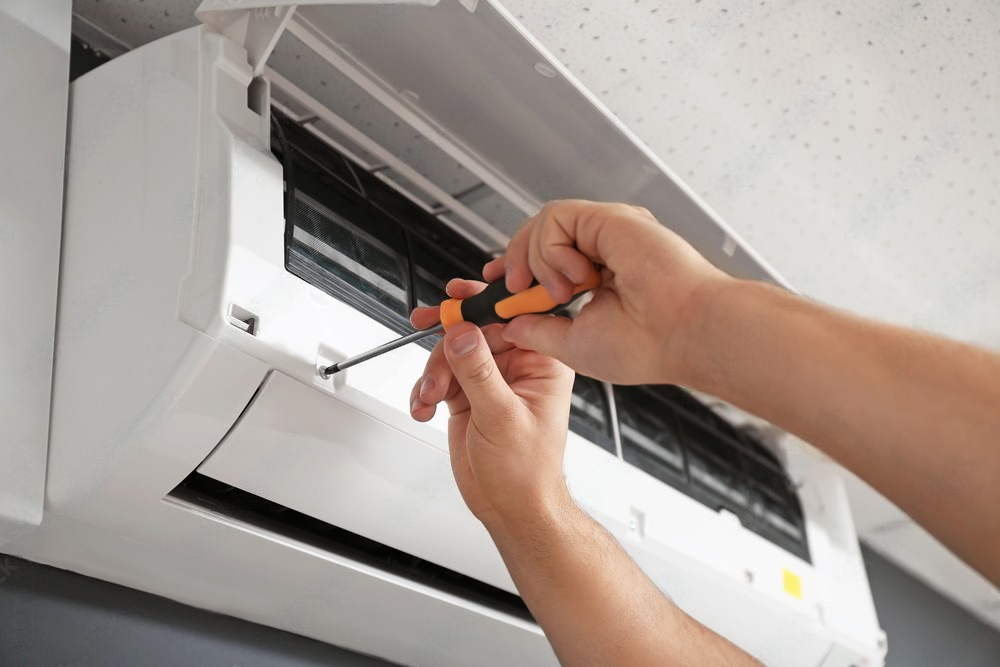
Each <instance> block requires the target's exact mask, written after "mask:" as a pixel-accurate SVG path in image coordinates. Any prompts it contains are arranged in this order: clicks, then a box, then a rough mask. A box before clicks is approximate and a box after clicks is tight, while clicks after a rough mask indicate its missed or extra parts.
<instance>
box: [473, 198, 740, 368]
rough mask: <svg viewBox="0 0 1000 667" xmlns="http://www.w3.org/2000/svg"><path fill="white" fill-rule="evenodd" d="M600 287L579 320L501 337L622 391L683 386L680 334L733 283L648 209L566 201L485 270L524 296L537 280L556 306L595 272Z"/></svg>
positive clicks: (549, 207)
mask: <svg viewBox="0 0 1000 667" xmlns="http://www.w3.org/2000/svg"><path fill="white" fill-rule="evenodd" d="M594 264H598V265H602V266H604V267H605V268H604V282H603V284H602V285H601V287H600V288H598V289H597V290H595V291H594V293H593V299H592V300H591V301H590V303H588V304H587V305H585V306H584V307H583V309H582V310H581V312H580V314H579V315H578V316H577V317H576V318H575V319H573V320H569V319H566V318H561V317H552V316H545V315H521V316H519V317H517V318H515V319H514V320H513V321H511V322H510V323H509V324H507V325H506V326H505V327H504V329H503V332H502V338H503V339H504V340H506V341H508V342H510V343H514V344H515V345H517V346H518V347H520V348H522V349H528V350H534V351H537V352H540V353H542V354H546V355H551V356H553V357H555V358H557V359H559V360H561V361H563V362H564V363H566V364H568V365H569V366H570V367H571V368H573V369H575V370H577V371H579V372H580V373H582V374H584V375H588V376H590V377H595V378H598V379H601V380H606V381H609V382H616V383H620V384H643V383H663V382H679V381H681V380H682V377H683V371H682V365H683V357H684V349H685V345H686V344H687V340H686V339H685V336H684V334H686V333H688V332H690V331H691V330H692V329H693V328H694V327H695V324H696V320H697V317H698V315H699V314H700V310H701V308H700V306H701V304H702V303H704V301H705V299H706V298H707V296H708V295H709V294H710V293H711V291H712V288H713V287H714V286H717V285H719V284H721V283H723V282H725V281H727V280H729V278H728V276H727V275H726V274H725V273H723V272H722V271H720V270H718V269H717V268H715V267H714V266H713V265H712V264H711V263H710V262H708V260H706V259H705V258H704V257H702V256H701V255H700V254H698V252H697V251H696V250H695V249H694V248H692V247H691V246H690V245H689V244H688V243H687V242H685V241H684V240H683V239H681V238H680V237H679V236H677V235H676V234H675V233H674V232H672V231H670V230H669V229H667V228H666V227H663V226H662V225H660V224H659V223H658V222H657V221H656V219H655V218H654V217H653V216H652V214H650V213H649V211H647V210H646V209H643V208H637V207H633V206H628V205H625V204H604V203H598V202H590V201H581V200H566V201H557V202H551V203H549V204H546V205H545V207H543V208H542V210H541V211H539V213H538V214H537V215H535V216H534V217H533V218H531V219H530V220H528V222H527V223H526V224H525V225H524V226H523V227H522V228H521V229H520V230H519V231H518V232H517V234H515V236H514V238H513V239H511V242H510V244H509V245H508V246H507V253H506V255H504V256H503V257H501V258H499V259H496V260H494V261H492V262H490V263H489V264H487V265H486V267H485V268H484V270H483V276H484V278H485V279H486V280H487V281H490V282H492V281H494V280H499V279H500V278H501V277H503V276H504V275H506V280H507V289H509V290H510V291H512V292H520V291H521V290H524V289H526V288H527V287H528V286H530V284H531V282H532V280H533V279H537V280H538V281H539V282H540V283H541V284H542V285H544V286H545V287H546V289H548V290H549V292H550V293H551V294H552V295H553V296H554V297H555V298H556V299H557V300H558V301H560V302H563V303H564V302H566V301H568V300H569V298H570V297H571V295H572V287H573V285H574V284H578V283H580V282H582V281H583V280H584V278H585V276H586V275H587V272H588V271H589V270H590V268H591V267H592V266H593V265H594Z"/></svg>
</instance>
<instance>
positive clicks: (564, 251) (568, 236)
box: [539, 208, 594, 286]
mask: <svg viewBox="0 0 1000 667" xmlns="http://www.w3.org/2000/svg"><path fill="white" fill-rule="evenodd" d="M561 210H562V209H559V208H553V209H551V213H550V215H551V218H550V220H549V221H547V222H548V224H543V225H542V226H541V230H542V231H541V234H540V235H539V241H541V248H542V259H543V260H545V262H546V263H547V264H549V265H550V266H552V267H554V268H555V269H557V270H558V271H559V273H561V274H562V275H563V276H565V277H566V279H567V280H568V281H569V282H570V284H571V285H573V286H575V285H579V284H581V283H583V282H584V281H585V280H586V279H587V278H588V276H590V273H591V271H593V270H594V263H593V262H591V261H590V259H589V258H588V257H587V256H586V255H584V254H583V253H582V252H580V251H579V250H578V249H577V247H576V237H575V232H576V230H575V227H574V225H573V224H572V223H571V222H565V216H564V215H562V214H561V213H560V211H561Z"/></svg>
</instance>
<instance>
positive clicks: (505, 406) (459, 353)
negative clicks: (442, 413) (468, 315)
mask: <svg viewBox="0 0 1000 667" xmlns="http://www.w3.org/2000/svg"><path fill="white" fill-rule="evenodd" d="M443 347H444V350H445V356H446V357H447V359H448V365H449V366H450V367H451V371H452V373H453V374H454V377H455V379H456V380H457V381H458V383H459V384H460V385H461V386H462V389H463V391H464V394H465V397H466V398H467V399H468V401H469V405H470V406H471V407H472V411H473V413H474V414H475V415H476V420H477V423H479V424H481V425H482V426H483V427H484V428H486V429H489V428H491V426H495V427H496V428H497V429H501V428H504V421H505V417H506V415H508V414H510V411H511V410H512V409H513V407H514V406H515V405H516V404H517V398H516V397H515V395H514V392H513V391H511V388H510V387H509V386H507V382H506V381H505V380H504V379H503V376H502V375H501V373H500V369H499V368H498V367H497V363H496V360H495V359H494V358H493V354H492V353H491V352H490V348H489V346H488V345H487V342H486V339H485V337H484V336H483V332H482V330H480V329H479V327H477V326H475V325H473V324H469V323H467V322H460V323H458V324H456V325H455V326H453V327H452V328H451V330H450V331H449V332H448V333H447V334H446V335H445V337H444V345H443ZM448 408H449V410H451V411H452V414H454V412H455V410H454V408H453V406H452V405H451V404H450V403H449V406H448Z"/></svg>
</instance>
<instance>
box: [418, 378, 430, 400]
mask: <svg viewBox="0 0 1000 667" xmlns="http://www.w3.org/2000/svg"><path fill="white" fill-rule="evenodd" d="M433 388H434V378H432V377H431V376H430V375H428V376H427V377H425V378H424V380H423V382H421V383H420V391H419V392H418V393H419V395H420V396H421V397H422V396H424V395H425V394H426V393H427V392H429V391H430V390H431V389H433Z"/></svg>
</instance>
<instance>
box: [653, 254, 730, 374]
mask: <svg viewBox="0 0 1000 667" xmlns="http://www.w3.org/2000/svg"><path fill="white" fill-rule="evenodd" d="M744 284H745V281H742V280H738V279H736V278H733V277H732V276H729V275H728V274H726V273H723V272H721V271H716V272H715V273H714V274H713V275H711V276H709V277H707V278H705V279H704V280H703V281H702V282H701V283H700V284H699V285H698V286H697V287H696V288H695V289H694V290H692V291H691V293H690V294H689V295H688V297H687V299H685V301H684V304H683V306H682V307H681V308H680V310H679V311H678V312H677V320H676V322H674V323H673V326H672V328H671V331H670V335H669V336H667V337H666V338H665V343H664V349H663V353H662V354H661V355H660V359H661V372H660V376H661V377H662V378H663V381H664V382H667V383H670V384H680V385H684V386H687V387H693V388H700V387H699V386H698V385H699V384H700V378H702V377H703V376H704V374H705V360H706V359H707V358H711V357H712V356H713V352H712V350H711V346H712V345H713V341H714V340H716V339H717V330H718V327H719V324H720V322H719V318H718V317H717V314H718V312H719V311H720V310H724V309H725V306H722V305H720V304H721V303H722V302H724V301H726V300H727V299H728V298H729V295H730V294H731V293H733V292H738V291H740V290H741V289H743V287H744Z"/></svg>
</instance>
